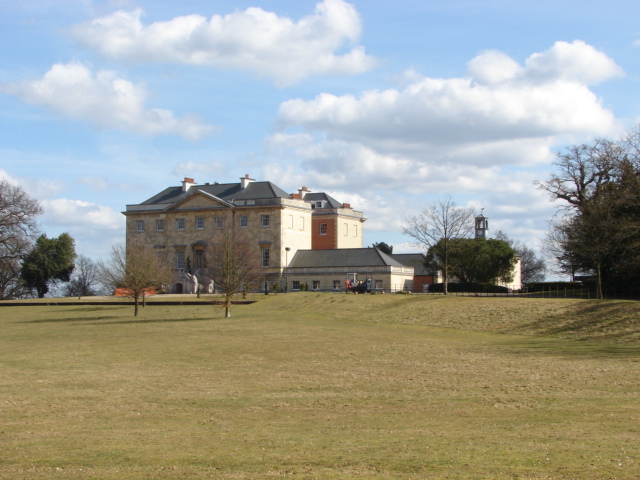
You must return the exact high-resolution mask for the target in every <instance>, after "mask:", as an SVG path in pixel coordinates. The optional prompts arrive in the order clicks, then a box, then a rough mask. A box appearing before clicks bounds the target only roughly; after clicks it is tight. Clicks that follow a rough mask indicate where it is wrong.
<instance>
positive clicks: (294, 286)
mask: <svg viewBox="0 0 640 480" xmlns="http://www.w3.org/2000/svg"><path fill="white" fill-rule="evenodd" d="M373 282H374V283H373V288H374V289H375V290H382V288H383V283H382V280H374V281H373ZM301 287H302V285H301V283H300V281H299V280H293V281H292V282H291V290H293V291H296V290H301V289H302V288H301ZM320 288H321V287H320V280H312V281H311V289H312V290H320ZM343 288H344V287H343V283H342V282H341V281H340V280H333V290H335V291H339V290H343Z"/></svg>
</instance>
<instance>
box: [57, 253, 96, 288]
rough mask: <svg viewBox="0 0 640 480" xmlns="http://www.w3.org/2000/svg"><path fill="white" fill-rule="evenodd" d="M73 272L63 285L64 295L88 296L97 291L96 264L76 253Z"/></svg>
mask: <svg viewBox="0 0 640 480" xmlns="http://www.w3.org/2000/svg"><path fill="white" fill-rule="evenodd" d="M75 267H76V268H75V270H74V274H73V276H72V277H71V280H70V281H69V282H68V283H67V284H66V285H65V286H64V289H63V294H64V296H65V297H90V296H93V295H97V292H98V280H99V279H98V265H97V264H96V263H95V262H94V261H93V260H91V259H90V258H89V257H87V256H85V255H78V256H77V257H76V261H75Z"/></svg>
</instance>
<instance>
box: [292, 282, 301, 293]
mask: <svg viewBox="0 0 640 480" xmlns="http://www.w3.org/2000/svg"><path fill="white" fill-rule="evenodd" d="M291 290H293V291H296V292H298V291H300V280H294V281H292V282H291Z"/></svg>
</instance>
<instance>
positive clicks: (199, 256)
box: [194, 250, 204, 268]
mask: <svg viewBox="0 0 640 480" xmlns="http://www.w3.org/2000/svg"><path fill="white" fill-rule="evenodd" d="M194 253H195V255H196V268H204V250H196V251H195V252H194Z"/></svg>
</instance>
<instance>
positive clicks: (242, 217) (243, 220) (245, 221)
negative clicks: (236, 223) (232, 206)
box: [240, 215, 249, 228]
mask: <svg viewBox="0 0 640 480" xmlns="http://www.w3.org/2000/svg"><path fill="white" fill-rule="evenodd" d="M240 226H241V227H242V228H247V227H248V226H249V217H247V216H246V215H240Z"/></svg>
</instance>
